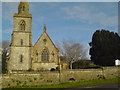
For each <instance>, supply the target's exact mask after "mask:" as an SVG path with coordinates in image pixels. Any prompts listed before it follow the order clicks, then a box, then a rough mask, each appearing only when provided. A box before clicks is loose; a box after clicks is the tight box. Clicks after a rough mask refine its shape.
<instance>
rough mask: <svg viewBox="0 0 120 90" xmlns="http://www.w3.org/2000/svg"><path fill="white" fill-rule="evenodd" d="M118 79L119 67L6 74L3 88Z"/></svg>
mask: <svg viewBox="0 0 120 90" xmlns="http://www.w3.org/2000/svg"><path fill="white" fill-rule="evenodd" d="M114 77H118V67H104V68H103V69H77V70H76V69H73V70H62V71H60V72H59V71H52V72H50V71H43V72H42V71H39V72H24V74H22V73H21V74H20V73H19V74H4V75H3V77H2V79H3V82H2V86H3V87H10V86H26V85H27V86H37V85H48V84H58V83H65V82H76V81H86V80H96V79H109V78H114Z"/></svg>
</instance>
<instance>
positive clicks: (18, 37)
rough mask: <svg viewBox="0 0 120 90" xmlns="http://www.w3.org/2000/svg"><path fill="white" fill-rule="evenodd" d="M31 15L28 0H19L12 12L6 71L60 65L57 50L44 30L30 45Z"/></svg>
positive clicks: (40, 68) (44, 68)
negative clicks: (26, 0)
mask: <svg viewBox="0 0 120 90" xmlns="http://www.w3.org/2000/svg"><path fill="white" fill-rule="evenodd" d="M31 26H32V15H31V14H30V13H29V4H28V2H20V4H19V6H18V13H15V14H14V29H13V32H12V39H11V44H10V59H9V60H8V71H9V72H11V71H19V70H20V71H21V70H22V71H26V70H51V69H52V68H54V69H56V67H58V66H59V65H60V58H59V55H58V53H59V50H58V49H57V48H56V46H55V45H54V43H53V42H52V40H51V39H50V37H49V35H48V34H47V32H46V25H44V30H43V33H42V35H41V36H40V38H39V39H38V41H37V42H36V43H35V45H32V33H31Z"/></svg>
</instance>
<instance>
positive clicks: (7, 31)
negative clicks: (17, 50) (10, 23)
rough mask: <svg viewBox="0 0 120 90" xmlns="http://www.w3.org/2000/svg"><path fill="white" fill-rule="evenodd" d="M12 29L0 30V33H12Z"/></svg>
mask: <svg viewBox="0 0 120 90" xmlns="http://www.w3.org/2000/svg"><path fill="white" fill-rule="evenodd" d="M12 31H13V30H12V29H10V28H8V29H6V30H2V33H12Z"/></svg>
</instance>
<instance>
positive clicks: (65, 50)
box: [57, 40, 86, 69]
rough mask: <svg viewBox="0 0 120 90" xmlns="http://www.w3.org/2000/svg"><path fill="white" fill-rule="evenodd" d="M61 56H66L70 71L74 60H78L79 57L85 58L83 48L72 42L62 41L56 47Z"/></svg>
mask: <svg viewBox="0 0 120 90" xmlns="http://www.w3.org/2000/svg"><path fill="white" fill-rule="evenodd" d="M57 46H58V48H59V51H60V55H61V56H66V59H67V61H68V62H69V64H70V68H71V69H72V63H73V62H74V61H76V60H80V59H81V57H83V56H85V54H86V53H85V51H84V50H83V46H82V45H81V44H80V43H78V42H76V41H73V40H63V42H62V45H60V44H58V45H57Z"/></svg>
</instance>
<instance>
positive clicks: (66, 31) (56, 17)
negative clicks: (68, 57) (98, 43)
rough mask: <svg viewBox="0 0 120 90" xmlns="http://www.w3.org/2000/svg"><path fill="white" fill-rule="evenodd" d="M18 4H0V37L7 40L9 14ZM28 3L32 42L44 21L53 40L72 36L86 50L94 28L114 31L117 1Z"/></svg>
mask: <svg viewBox="0 0 120 90" xmlns="http://www.w3.org/2000/svg"><path fill="white" fill-rule="evenodd" d="M18 4H19V3H18V2H17V3H14V2H11V3H8V2H6V3H5V2H4V3H2V35H3V37H2V39H3V40H11V33H12V30H13V14H14V13H17V12H18V11H17V8H18ZM29 5H30V13H31V14H32V36H33V38H32V39H33V45H34V43H35V42H36V41H37V40H38V38H39V37H40V35H41V34H42V32H43V26H44V24H46V26H47V33H48V34H49V36H50V37H51V39H52V40H53V42H54V43H57V42H62V40H63V39H72V40H75V41H77V42H79V43H81V44H83V45H84V47H85V48H86V49H89V45H88V43H89V42H90V41H91V39H92V35H93V33H94V32H95V31H96V30H99V29H106V30H109V31H114V32H118V3H117V2H74V3H72V2H55V3H53V2H30V3H29ZM3 17H4V18H3Z"/></svg>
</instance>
